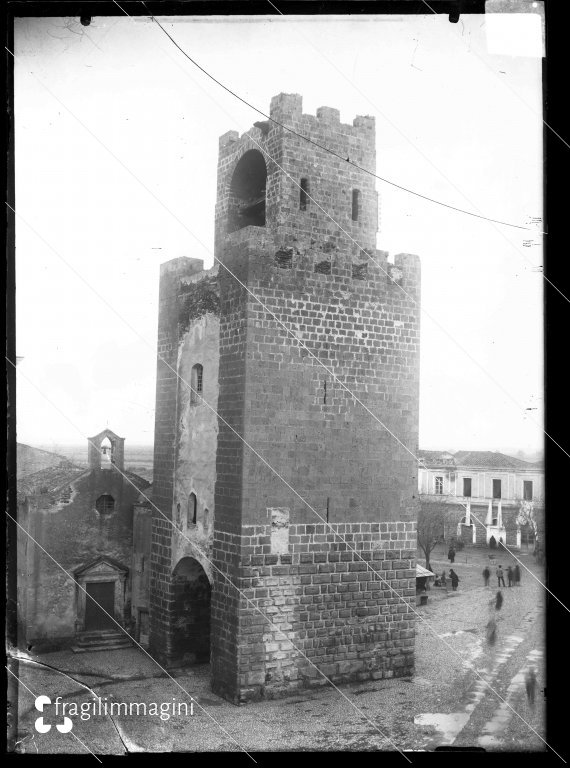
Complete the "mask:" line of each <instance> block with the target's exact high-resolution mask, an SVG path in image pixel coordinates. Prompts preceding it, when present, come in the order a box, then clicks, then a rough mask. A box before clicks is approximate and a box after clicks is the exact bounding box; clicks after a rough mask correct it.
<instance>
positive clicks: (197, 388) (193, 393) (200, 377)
mask: <svg viewBox="0 0 570 768" xmlns="http://www.w3.org/2000/svg"><path fill="white" fill-rule="evenodd" d="M190 387H191V390H190V402H191V403H192V404H193V405H197V404H198V403H199V402H201V400H202V398H201V394H202V390H203V388H204V368H203V367H202V366H201V365H200V363H196V365H195V366H194V367H193V368H192V375H191V377H190Z"/></svg>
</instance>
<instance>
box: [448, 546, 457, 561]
mask: <svg viewBox="0 0 570 768" xmlns="http://www.w3.org/2000/svg"><path fill="white" fill-rule="evenodd" d="M447 558H448V560H449V562H450V563H451V565H453V563H454V562H455V549H454V548H453V544H452V545H451V546H450V547H449V551H448V553H447Z"/></svg>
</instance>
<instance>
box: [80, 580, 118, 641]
mask: <svg viewBox="0 0 570 768" xmlns="http://www.w3.org/2000/svg"><path fill="white" fill-rule="evenodd" d="M85 589H86V591H87V595H86V596H85V630H86V631H87V632H94V631H96V630H100V629H114V628H115V627H116V626H117V625H116V624H115V622H114V621H113V618H112V617H113V616H114V615H115V582H114V581H92V582H87V584H86V585H85ZM108 614H110V615H108Z"/></svg>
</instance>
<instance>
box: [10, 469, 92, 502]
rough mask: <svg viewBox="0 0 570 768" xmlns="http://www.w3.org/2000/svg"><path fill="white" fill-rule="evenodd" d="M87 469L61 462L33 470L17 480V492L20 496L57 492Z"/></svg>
mask: <svg viewBox="0 0 570 768" xmlns="http://www.w3.org/2000/svg"><path fill="white" fill-rule="evenodd" d="M86 471H87V470H86V469H85V467H77V466H75V465H74V464H72V463H71V462H67V463H62V464H60V465H59V466H57V467H47V468H46V469H40V471H39V472H33V473H32V474H31V475H26V477H23V478H20V479H19V480H18V494H19V495H20V496H34V495H35V494H43V493H49V494H54V493H57V491H59V490H60V489H61V488H63V487H64V486H65V485H69V484H70V483H71V482H73V480H76V479H77V478H78V477H79V476H80V475H82V474H83V473H84V472H86Z"/></svg>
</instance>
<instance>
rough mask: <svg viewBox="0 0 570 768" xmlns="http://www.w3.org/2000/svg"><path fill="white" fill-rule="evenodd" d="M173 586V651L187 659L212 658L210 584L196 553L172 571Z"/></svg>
mask: <svg viewBox="0 0 570 768" xmlns="http://www.w3.org/2000/svg"><path fill="white" fill-rule="evenodd" d="M172 583H173V589H174V621H173V630H174V631H173V651H174V655H175V656H176V657H177V658H179V659H180V660H181V661H185V662H186V663H197V664H200V663H205V662H208V661H209V660H210V597H211V591H212V589H211V586H210V582H209V580H208V577H207V575H206V572H205V571H204V569H203V568H202V566H201V565H200V563H199V562H198V561H197V560H195V559H194V558H193V557H183V558H182V559H181V560H180V561H179V562H178V564H177V565H176V568H175V569H174V571H173V574H172Z"/></svg>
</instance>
